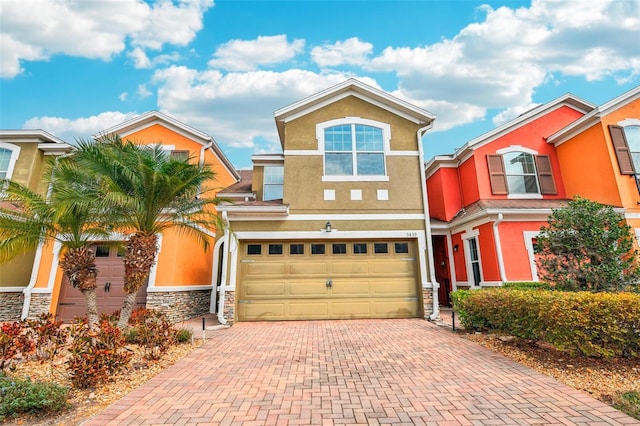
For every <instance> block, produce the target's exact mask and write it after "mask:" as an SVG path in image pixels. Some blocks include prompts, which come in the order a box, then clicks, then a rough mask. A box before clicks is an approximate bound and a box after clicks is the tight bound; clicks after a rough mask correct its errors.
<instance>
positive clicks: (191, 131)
mask: <svg viewBox="0 0 640 426" xmlns="http://www.w3.org/2000/svg"><path fill="white" fill-rule="evenodd" d="M156 124H160V125H162V126H164V127H166V128H167V129H169V130H171V131H173V132H176V133H177V134H179V135H182V136H184V137H186V138H188V139H191V140H192V141H194V142H197V143H199V144H201V145H202V146H203V147H205V148H211V149H212V150H213V152H214V153H215V154H216V156H217V157H218V159H220V161H221V162H222V164H223V165H224V166H225V168H226V169H227V171H228V172H229V174H231V175H232V176H233V177H234V178H236V179H240V175H239V174H238V172H237V170H236V169H235V168H234V167H233V165H232V164H231V162H230V161H229V159H228V158H227V156H226V155H224V153H223V152H222V150H221V149H220V147H219V146H218V143H217V142H216V141H215V140H214V139H213V138H212V137H211V136H209V135H208V134H206V133H204V132H201V131H200V130H198V129H196V128H194V127H191V126H189V125H187V124H184V123H182V122H180V121H178V120H176V119H175V118H173V117H170V116H168V115H167V114H163V113H161V112H160V111H149V112H145V113H144V114H140V115H138V116H136V117H133V118H132V119H130V120H127V121H124V122H123V123H120V124H117V125H115V126H113V127H110V128H108V129H106V130H103V131H101V132H98V133H96V134H94V135H93V138H94V139H97V138H99V137H101V136H104V135H110V134H117V135H119V136H120V137H121V138H126V137H127V136H129V135H130V134H132V133H135V132H137V131H139V130H143V129H146V128H149V127H151V126H153V125H156Z"/></svg>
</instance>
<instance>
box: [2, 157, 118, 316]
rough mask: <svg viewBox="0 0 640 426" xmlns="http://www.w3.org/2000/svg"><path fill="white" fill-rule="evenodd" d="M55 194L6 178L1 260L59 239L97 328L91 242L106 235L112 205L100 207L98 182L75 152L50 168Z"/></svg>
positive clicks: (47, 176) (70, 273)
mask: <svg viewBox="0 0 640 426" xmlns="http://www.w3.org/2000/svg"><path fill="white" fill-rule="evenodd" d="M44 177H45V181H48V182H49V194H48V196H43V195H41V194H39V193H37V192H34V191H32V190H30V189H29V188H28V187H26V186H24V185H21V184H19V183H17V182H14V181H11V180H6V179H4V180H1V181H0V188H2V190H1V191H0V262H3V261H8V260H10V259H12V258H13V257H15V256H17V255H19V254H21V253H24V252H27V251H29V250H33V249H35V248H36V247H37V246H38V245H39V244H41V243H49V242H52V241H59V242H60V243H61V244H62V246H63V248H64V254H63V256H62V260H61V262H60V266H61V267H62V270H63V271H64V274H65V275H66V277H67V278H68V279H69V282H70V283H71V285H73V287H76V288H78V289H79V290H80V291H81V292H82V294H83V295H84V298H85V301H86V303H87V317H88V320H89V324H90V326H91V327H94V326H96V325H97V324H98V304H97V300H96V291H95V289H96V276H97V273H98V269H97V267H96V263H95V255H94V253H93V252H92V251H91V250H89V248H88V246H89V244H90V242H91V241H92V240H95V239H100V238H104V236H106V234H107V232H106V231H105V228H106V226H105V224H106V223H108V219H107V217H108V214H107V215H105V214H104V213H105V212H108V210H105V209H103V210H101V209H100V207H99V206H100V205H101V203H100V200H102V199H104V197H101V196H100V195H99V191H98V189H99V188H98V187H97V186H96V183H97V181H96V180H95V179H94V178H92V177H91V176H90V175H87V174H86V173H84V172H83V171H82V169H79V168H77V165H76V163H75V162H74V161H73V157H72V156H67V157H64V158H59V159H58V160H56V161H55V162H53V163H51V164H50V165H49V166H48V167H46V168H45V173H44Z"/></svg>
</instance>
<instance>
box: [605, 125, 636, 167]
mask: <svg viewBox="0 0 640 426" xmlns="http://www.w3.org/2000/svg"><path fill="white" fill-rule="evenodd" d="M620 124H622V125H621V126H609V132H610V133H611V141H612V142H613V148H614V149H615V151H616V156H617V157H618V166H619V167H620V173H621V174H623V175H635V176H636V177H638V176H639V175H640V120H637V119H630V120H623V121H622V122H621V123H620Z"/></svg>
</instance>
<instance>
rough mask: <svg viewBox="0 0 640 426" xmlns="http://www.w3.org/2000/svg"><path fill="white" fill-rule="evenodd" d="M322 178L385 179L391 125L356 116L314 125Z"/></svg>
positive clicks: (386, 179) (342, 179) (325, 179)
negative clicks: (322, 167)
mask: <svg viewBox="0 0 640 426" xmlns="http://www.w3.org/2000/svg"><path fill="white" fill-rule="evenodd" d="M316 134H317V137H318V142H319V143H318V145H319V149H320V151H322V154H323V159H324V175H323V180H324V181H350V180H353V181H388V176H387V164H386V155H387V154H388V152H389V140H390V126H389V125H388V124H385V123H380V122H377V121H373V120H367V119H362V118H359V117H347V118H344V119H338V120H331V121H328V122H325V123H320V124H318V125H317V126H316Z"/></svg>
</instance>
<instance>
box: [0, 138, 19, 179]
mask: <svg viewBox="0 0 640 426" xmlns="http://www.w3.org/2000/svg"><path fill="white" fill-rule="evenodd" d="M19 155H20V147H19V146H16V145H13V144H10V143H4V142H0V179H11V177H12V176H13V170H14V168H15V166H16V162H17V161H18V156H19Z"/></svg>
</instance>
